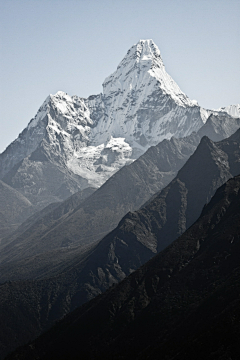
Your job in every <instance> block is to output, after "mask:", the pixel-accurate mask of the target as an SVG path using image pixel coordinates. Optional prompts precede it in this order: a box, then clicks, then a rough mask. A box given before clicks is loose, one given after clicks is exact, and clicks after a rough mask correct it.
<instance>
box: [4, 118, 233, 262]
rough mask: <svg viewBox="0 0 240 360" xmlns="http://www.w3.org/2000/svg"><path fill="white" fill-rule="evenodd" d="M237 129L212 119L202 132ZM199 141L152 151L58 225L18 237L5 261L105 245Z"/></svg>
mask: <svg viewBox="0 0 240 360" xmlns="http://www.w3.org/2000/svg"><path fill="white" fill-rule="evenodd" d="M238 127H239V119H234V118H231V117H230V116H227V115H222V116H221V115H219V116H213V115H211V116H210V117H209V119H208V121H207V122H206V124H205V125H204V126H203V127H202V128H201V129H200V130H199V131H201V135H202V134H207V133H208V132H210V130H209V129H211V136H213V137H214V136H215V137H225V136H226V135H227V134H229V133H232V132H233V131H234V130H235V129H237V128H238ZM215 128H216V131H215ZM199 141H200V135H199V134H198V133H197V134H196V133H194V134H192V135H190V136H188V137H186V138H184V139H175V138H172V139H171V140H170V141H168V140H164V141H162V142H161V143H159V144H158V145H157V146H154V147H151V148H150V149H149V150H148V151H147V152H146V153H145V154H144V155H142V156H141V157H140V158H139V159H138V160H136V161H135V162H134V163H132V164H131V165H129V166H125V167H123V168H122V169H120V171H118V172H117V173H116V174H115V175H113V176H112V177H111V178H110V179H109V180H108V181H107V182H106V183H105V184H104V185H103V186H102V187H101V188H100V189H98V190H97V191H96V192H95V193H94V194H93V195H92V196H91V197H90V198H88V199H87V200H86V201H85V202H83V203H82V204H81V206H79V207H78V208H76V209H75V211H74V212H73V213H72V214H71V215H70V216H68V217H66V218H65V219H62V221H61V222H59V223H57V224H55V226H50V227H47V223H46V224H45V226H44V231H41V227H40V228H38V224H35V225H34V227H33V228H30V229H29V231H28V232H27V233H22V232H21V231H22V229H20V230H21V231H20V233H19V236H18V237H17V238H16V239H15V241H14V242H13V243H12V244H11V245H9V246H8V248H6V252H5V251H4V252H3V254H2V259H3V261H11V260H12V259H15V260H21V259H22V258H26V257H29V256H35V255H39V254H40V253H44V252H45V251H49V250H54V251H55V250H56V249H59V248H61V247H62V246H66V245H67V246H75V245H79V244H82V245H86V244H89V243H91V242H94V241H95V240H100V239H101V238H102V237H103V236H104V235H106V234H107V233H108V232H109V231H111V230H112V229H113V228H114V227H116V226H117V224H118V222H119V221H120V219H121V218H122V217H123V216H124V215H125V214H126V213H127V212H128V211H134V210H136V209H138V208H139V207H140V206H142V205H143V204H144V203H145V202H146V201H147V200H148V199H149V198H150V197H151V196H152V195H153V194H155V193H156V192H158V191H160V190H161V189H162V188H163V187H165V186H166V185H167V184H168V183H169V182H170V181H171V180H172V179H173V178H174V176H175V175H176V173H177V171H178V170H179V169H180V168H181V167H182V166H183V165H184V163H185V162H186V161H187V159H188V158H189V156H190V155H191V154H192V153H193V152H194V151H195V149H196V147H197V145H198V144H199ZM230 176H231V175H229V177H230ZM216 187H217V186H216ZM216 187H215V188H216ZM200 208H201V207H200ZM43 223H44V220H43ZM185 228H186V227H185ZM185 228H184V229H185ZM8 242H9V241H8ZM16 249H17V251H16Z"/></svg>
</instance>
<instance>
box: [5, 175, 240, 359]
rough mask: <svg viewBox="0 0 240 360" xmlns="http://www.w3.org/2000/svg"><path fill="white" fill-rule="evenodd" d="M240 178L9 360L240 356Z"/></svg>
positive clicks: (229, 182)
mask: <svg viewBox="0 0 240 360" xmlns="http://www.w3.org/2000/svg"><path fill="white" fill-rule="evenodd" d="M239 204H240V176H237V177H235V178H233V179H230V180H229V181H228V182H227V183H226V184H224V185H223V186H221V187H220V188H219V189H218V190H217V192H216V194H215V195H214V197H213V198H212V200H211V201H210V203H209V204H208V205H207V206H205V207H204V209H203V211H202V213H201V216H200V217H199V219H198V220H197V221H196V222H195V223H194V225H192V226H191V227H190V228H189V229H188V230H187V231H186V232H185V233H184V234H183V235H182V236H181V237H179V238H178V239H177V240H176V241H174V242H173V243H172V244H171V245H170V246H168V247H167V248H166V249H165V250H163V251H162V252H161V253H160V254H158V255H157V256H155V257H154V258H153V259H151V260H150V261H149V262H147V263H146V264H145V265H143V266H142V267H141V268H140V269H139V270H137V271H135V272H134V273H133V274H131V275H130V276H128V277H127V278H125V279H124V280H123V281H122V282H121V283H119V284H118V285H116V286H115V287H112V288H110V289H109V290H108V291H106V292H105V293H104V294H102V295H100V296H98V297H96V298H95V299H93V300H92V301H90V302H89V303H87V304H85V305H83V306H82V307H80V308H79V309H77V310H75V311H74V312H72V313H71V314H69V315H68V316H66V317H65V319H63V320H62V321H61V322H59V323H57V324H56V325H55V326H54V327H53V328H52V329H51V330H50V331H49V332H47V333H46V334H44V335H42V336H41V337H40V338H38V339H37V340H36V341H34V342H33V343H31V344H30V345H28V346H25V347H23V348H21V349H19V350H18V351H17V352H16V353H15V354H13V355H12V356H9V357H8V358H7V359H18V360H20V359H25V360H28V359H29V360H30V359H31V360H34V359H41V360H50V359H51V360H54V359H58V360H63V359H68V360H73V359H159V358H161V359H166V360H167V359H168V360H169V359H172V360H185V359H194V360H202V359H206V360H219V359H229V360H230V359H231V360H237V359H239V357H240V348H239V336H240V321H239V320H240V299H239V293H240V264H239V253H240V235H239V234H240V206H239Z"/></svg>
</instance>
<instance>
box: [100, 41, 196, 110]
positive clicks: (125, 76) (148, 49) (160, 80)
mask: <svg viewBox="0 0 240 360" xmlns="http://www.w3.org/2000/svg"><path fill="white" fill-rule="evenodd" d="M155 82H156V83H157V84H156V83H155ZM143 83H144V87H147V89H148V90H149V93H151V92H152V90H153V87H154V86H156V85H157V86H158V87H159V88H160V89H161V90H162V91H163V94H168V95H170V96H171V97H172V98H173V99H174V101H176V103H177V104H178V105H180V106H184V107H186V106H194V105H196V103H195V102H192V101H191V100H190V99H189V98H188V97H187V96H186V95H185V94H184V93H183V92H182V91H181V90H180V88H179V86H178V85H177V84H176V83H175V81H174V80H173V79H172V78H171V76H170V75H168V73H167V72H166V70H165V66H164V63H163V61H162V58H161V54H160V50H159V48H158V47H157V45H156V44H155V43H154V42H153V40H151V39H150V40H140V41H139V42H138V43H137V44H135V45H133V46H132V47H131V48H130V49H129V50H128V52H127V54H126V56H125V57H124V58H123V60H122V61H121V62H120V64H119V65H118V67H117V70H116V71H115V72H114V73H113V74H112V75H110V76H109V77H107V78H106V80H105V81H104V83H103V94H104V95H105V96H109V95H110V94H112V93H117V94H119V93H122V92H125V93H127V94H129V92H132V91H134V90H135V91H138V90H140V89H141V88H142V87H143ZM146 85H147V86H146ZM146 95H147V94H146Z"/></svg>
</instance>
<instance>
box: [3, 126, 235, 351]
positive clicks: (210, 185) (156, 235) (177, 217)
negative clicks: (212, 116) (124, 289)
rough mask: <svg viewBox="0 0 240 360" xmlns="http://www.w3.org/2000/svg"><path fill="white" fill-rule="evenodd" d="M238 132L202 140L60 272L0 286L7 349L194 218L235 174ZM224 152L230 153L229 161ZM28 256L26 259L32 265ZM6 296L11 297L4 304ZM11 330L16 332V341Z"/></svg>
mask: <svg viewBox="0 0 240 360" xmlns="http://www.w3.org/2000/svg"><path fill="white" fill-rule="evenodd" d="M239 136H240V130H238V132H237V133H236V134H234V135H233V137H232V138H229V139H226V140H223V141H221V142H219V143H213V142H212V141H211V140H209V139H207V138H206V137H205V138H203V139H202V141H201V143H200V145H199V146H198V148H197V150H196V151H195V153H194V155H192V156H191V158H190V159H189V160H188V161H187V163H186V164H185V165H184V166H183V168H182V169H181V171H179V174H178V176H177V177H176V178H175V179H174V180H173V181H172V182H171V183H170V184H169V185H168V186H167V187H166V188H165V189H164V190H162V192H161V193H160V194H159V195H158V196H157V197H156V198H155V199H154V200H153V201H152V202H151V203H150V204H148V205H147V206H146V207H145V208H142V209H141V210H139V211H136V212H134V213H129V214H127V215H126V216H125V217H124V218H123V219H122V220H121V221H120V223H119V225H118V227H117V228H116V229H115V230H113V231H112V232H111V233H109V234H108V235H107V236H106V237H105V238H104V239H103V240H102V241H100V242H99V244H98V245H97V246H95V247H92V248H89V249H87V252H86V253H80V255H78V253H76V254H75V256H74V251H73V252H72V253H71V249H70V250H69V253H68V255H69V258H68V259H67V261H66V262H65V263H64V264H63V265H62V267H60V266H59V267H58V271H61V273H58V275H56V269H55V267H54V269H53V273H54V275H56V276H54V277H51V278H48V279H42V280H38V281H19V282H16V283H14V282H13V283H11V284H9V283H5V284H3V285H2V286H1V294H2V295H1V299H0V300H1V309H3V310H2V313H1V314H2V315H1V316H3V317H4V318H6V319H14V321H13V324H11V322H9V333H8V338H11V339H14V340H13V341H12V342H11V343H10V345H9V347H8V349H11V348H14V346H17V345H18V344H21V341H23V339H24V338H25V341H28V340H30V339H31V338H32V337H34V336H37V335H38V334H39V333H40V332H41V331H42V330H44V329H46V328H47V327H49V326H50V325H51V324H52V323H53V321H54V320H56V319H59V318H61V317H62V316H64V315H65V314H66V313H68V312H69V311H71V310H73V309H74V308H76V307H77V306H79V305H80V304H83V303H84V302H86V301H88V300H89V299H91V298H93V297H94V296H96V295H98V294H100V293H101V292H103V291H105V290H106V289H107V288H108V287H109V286H111V285H113V284H114V283H117V282H118V281H120V280H122V279H123V278H124V277H125V276H126V275H128V274H130V273H131V272H132V271H133V270H136V269H137V268H138V267H139V266H141V265H142V264H144V263H145V262H146V261H147V260H148V259H150V258H151V257H152V256H153V255H154V254H156V253H157V252H158V251H160V250H161V249H163V248H164V247H166V246H167V245H169V244H170V243H171V242H172V241H173V240H175V239H176V238H177V237H178V236H179V235H180V234H181V233H182V232H184V230H185V229H186V226H189V225H191V224H190V221H192V222H194V221H195V220H196V219H197V217H198V216H199V215H200V213H201V207H203V206H204V204H205V203H206V202H207V201H208V200H209V199H210V197H211V196H212V195H213V194H214V192H215V190H216V188H217V186H219V185H221V184H222V183H224V181H225V180H226V179H227V178H228V177H229V176H231V174H232V169H234V171H235V170H236V171H237V170H238V172H240V163H239V159H240V149H239ZM223 147H224V150H225V151H223V150H222V148H223ZM228 154H234V158H231V161H230V162H229V161H228ZM229 158H230V155H229ZM188 175H191V176H190V179H191V181H190V179H189V180H188ZM200 195H201V197H200ZM194 198H196V199H197V201H196V203H195V202H194ZM194 216H195V218H194ZM188 224H189V225H188ZM73 250H74V249H73ZM80 250H81V248H80ZM80 250H79V249H78V251H80ZM56 254H57V253H56ZM72 255H73V256H72ZM71 256H72V257H71ZM33 259H35V260H36V259H37V257H36V258H33ZM33 259H32V260H31V259H30V260H31V261H32V263H33ZM31 261H30V263H31ZM27 262H28V259H26V263H27ZM23 265H24V264H23ZM50 274H51V269H50V270H49V272H48V276H50ZM12 298H14V299H16V300H15V301H14V302H13V303H12V305H11V306H9V304H10V303H11V299H12ZM26 298H27V299H28V300H27V304H28V306H26ZM18 309H23V318H24V317H26V322H27V323H28V324H29V326H28V328H31V333H30V334H29V333H28V332H27V328H26V329H25V326H24V327H23V325H22V324H25V321H24V320H23V318H21V319H19V318H18V317H17V316H13V315H12V314H15V313H17V312H18ZM44 309H47V310H44ZM46 311H47V312H46ZM15 329H19V331H20V332H21V339H20V340H18V337H17V335H16V332H15ZM20 329H21V330H20ZM11 332H12V335H11ZM10 335H11V336H10Z"/></svg>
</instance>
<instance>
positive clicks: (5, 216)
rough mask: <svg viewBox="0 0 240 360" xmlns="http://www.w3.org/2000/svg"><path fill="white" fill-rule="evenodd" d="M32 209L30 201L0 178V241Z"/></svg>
mask: <svg viewBox="0 0 240 360" xmlns="http://www.w3.org/2000/svg"><path fill="white" fill-rule="evenodd" d="M33 211H34V206H33V205H32V203H31V202H30V201H29V200H28V199H27V198H26V197H25V196H23V195H22V194H21V193H19V192H18V191H17V190H15V189H13V188H12V187H11V186H8V185H7V184H5V183H4V182H3V181H1V180H0V243H1V239H2V238H3V237H5V236H7V235H8V234H10V233H12V232H13V231H14V230H15V229H16V228H17V227H18V226H19V225H20V224H21V223H22V222H23V221H24V220H26V219H27V217H28V216H30V214H31V213H32V212H33Z"/></svg>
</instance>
